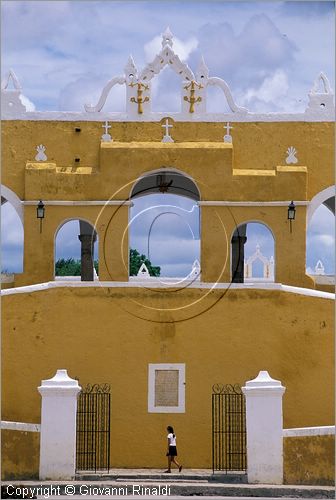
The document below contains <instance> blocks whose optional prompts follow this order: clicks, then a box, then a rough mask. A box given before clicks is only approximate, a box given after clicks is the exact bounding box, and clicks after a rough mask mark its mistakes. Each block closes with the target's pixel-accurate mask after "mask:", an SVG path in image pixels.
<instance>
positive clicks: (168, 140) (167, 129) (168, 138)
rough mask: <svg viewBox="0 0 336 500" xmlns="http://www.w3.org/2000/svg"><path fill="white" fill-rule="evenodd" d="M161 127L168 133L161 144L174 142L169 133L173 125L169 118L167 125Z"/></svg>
mask: <svg viewBox="0 0 336 500" xmlns="http://www.w3.org/2000/svg"><path fill="white" fill-rule="evenodd" d="M161 127H163V128H164V129H165V132H166V133H165V135H164V136H163V139H162V141H161V142H174V139H173V138H172V137H171V135H170V133H169V129H170V128H172V127H173V125H169V122H168V118H167V119H166V123H165V125H161Z"/></svg>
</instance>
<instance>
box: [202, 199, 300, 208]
mask: <svg viewBox="0 0 336 500" xmlns="http://www.w3.org/2000/svg"><path fill="white" fill-rule="evenodd" d="M289 204H290V201H222V200H218V201H210V200H209V201H199V202H198V205H199V206H201V207H202V206H204V207H207V206H209V207H216V206H218V207H259V206H260V207H286V206H287V207H288V205H289ZM307 205H309V201H296V200H295V206H302V207H305V206H307Z"/></svg>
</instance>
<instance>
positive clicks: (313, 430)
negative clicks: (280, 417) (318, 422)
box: [283, 425, 335, 437]
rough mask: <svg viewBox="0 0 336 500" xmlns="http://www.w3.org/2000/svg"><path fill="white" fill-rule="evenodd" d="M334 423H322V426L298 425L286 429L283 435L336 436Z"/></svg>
mask: <svg viewBox="0 0 336 500" xmlns="http://www.w3.org/2000/svg"><path fill="white" fill-rule="evenodd" d="M334 435H335V426H334V425H322V426H321V427H296V428H293V429H284V430H283V437H308V436H334Z"/></svg>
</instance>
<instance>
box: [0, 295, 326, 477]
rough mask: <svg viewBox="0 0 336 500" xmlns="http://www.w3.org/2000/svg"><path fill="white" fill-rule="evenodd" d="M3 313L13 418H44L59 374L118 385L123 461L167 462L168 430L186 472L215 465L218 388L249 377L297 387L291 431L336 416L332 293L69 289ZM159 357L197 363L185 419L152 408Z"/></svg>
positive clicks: (115, 424)
mask: <svg viewBox="0 0 336 500" xmlns="http://www.w3.org/2000/svg"><path fill="white" fill-rule="evenodd" d="M161 309H163V310H161ZM2 315H3V335H2V355H3V395H2V401H3V408H2V413H3V419H5V420H12V421H18V422H39V421H40V395H39V394H38V392H37V387H38V386H39V385H40V383H41V380H42V379H46V378H50V377H52V376H53V375H54V374H55V372H56V370H57V369H60V368H66V369H67V370H68V373H69V375H70V376H71V377H78V378H79V381H80V383H81V384H82V385H83V386H85V385H86V384H87V383H103V382H106V383H109V384H111V393H112V421H111V465H112V467H164V466H165V461H166V459H165V444H166V436H165V434H166V431H165V429H166V426H167V425H173V426H174V428H175V430H176V433H177V436H178V446H179V452H180V457H181V461H182V463H183V464H184V465H185V466H186V467H202V468H203V467H211V388H212V385H213V384H215V383H239V384H244V383H245V381H247V380H250V379H252V378H254V377H255V376H256V375H257V374H258V372H259V371H260V370H268V371H269V373H270V375H271V376H272V377H273V378H276V379H279V380H281V381H282V383H283V385H284V386H285V387H286V393H285V396H284V427H285V428H290V427H307V426H319V425H331V424H332V423H333V421H334V418H333V411H334V403H333V391H332V387H333V382H334V375H333V367H334V357H333V352H334V349H333V331H334V326H333V302H332V301H331V300H329V299H323V298H316V297H308V296H303V295H296V294H292V293H285V292H280V291H266V290H251V289H241V290H237V289H236V290H234V289H229V290H228V291H227V290H213V291H212V290H205V289H186V290H177V291H176V290H175V291H174V290H162V289H161V290H160V289H156V290H150V289H148V290H144V289H142V288H128V289H125V288H107V287H105V288H103V287H99V286H97V287H90V288H69V287H67V288H57V289H51V290H47V291H41V292H34V293H22V294H15V295H8V296H4V297H3V299H2ZM149 363H185V364H186V412H185V413H184V414H153V413H148V411H147V386H148V364H149ZM195 436H197V439H195ZM130 443H132V444H131V445H130Z"/></svg>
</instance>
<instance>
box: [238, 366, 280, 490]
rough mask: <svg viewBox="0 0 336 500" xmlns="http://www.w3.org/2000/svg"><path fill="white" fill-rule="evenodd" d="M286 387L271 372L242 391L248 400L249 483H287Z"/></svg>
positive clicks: (251, 381)
mask: <svg viewBox="0 0 336 500" xmlns="http://www.w3.org/2000/svg"><path fill="white" fill-rule="evenodd" d="M285 390H286V389H285V387H283V386H282V385H281V382H280V381H279V380H274V379H272V378H271V377H270V376H269V374H268V372H267V371H261V372H259V375H258V376H257V378H255V379H254V380H249V381H248V382H246V383H245V387H243V388H242V391H243V393H244V394H245V398H246V432H247V475H248V482H249V483H264V484H282V483H283V443H282V432H283V430H282V429H283V423H282V396H283V394H284V392H285Z"/></svg>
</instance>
